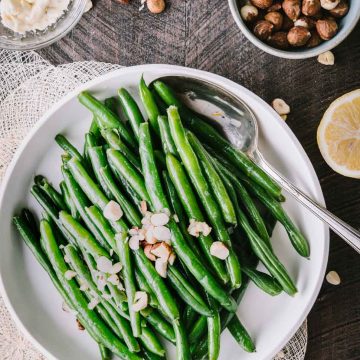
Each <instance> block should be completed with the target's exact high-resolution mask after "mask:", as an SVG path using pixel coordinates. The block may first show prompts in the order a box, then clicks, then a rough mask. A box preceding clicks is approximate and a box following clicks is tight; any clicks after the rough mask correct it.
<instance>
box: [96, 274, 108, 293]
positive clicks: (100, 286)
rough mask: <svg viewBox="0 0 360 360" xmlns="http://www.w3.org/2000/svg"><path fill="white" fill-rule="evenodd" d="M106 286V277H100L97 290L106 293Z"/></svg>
mask: <svg viewBox="0 0 360 360" xmlns="http://www.w3.org/2000/svg"><path fill="white" fill-rule="evenodd" d="M105 286H106V279H105V277H104V276H101V277H99V279H98V281H97V288H98V289H99V290H100V291H104V289H105Z"/></svg>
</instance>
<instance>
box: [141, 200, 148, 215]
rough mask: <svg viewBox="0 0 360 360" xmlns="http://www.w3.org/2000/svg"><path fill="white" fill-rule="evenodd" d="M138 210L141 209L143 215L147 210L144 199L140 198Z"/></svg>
mask: <svg viewBox="0 0 360 360" xmlns="http://www.w3.org/2000/svg"><path fill="white" fill-rule="evenodd" d="M140 211H141V213H142V214H143V215H145V214H146V212H147V203H146V201H145V200H142V201H141V202H140Z"/></svg>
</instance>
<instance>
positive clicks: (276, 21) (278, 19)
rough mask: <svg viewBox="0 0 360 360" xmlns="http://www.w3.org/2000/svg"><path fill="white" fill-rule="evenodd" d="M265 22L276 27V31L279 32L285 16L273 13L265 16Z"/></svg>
mask: <svg viewBox="0 0 360 360" xmlns="http://www.w3.org/2000/svg"><path fill="white" fill-rule="evenodd" d="M264 18H265V20H267V21H269V22H271V23H272V24H273V25H274V31H279V30H280V29H281V27H282V23H283V16H282V14H280V13H279V12H276V11H271V12H269V13H267V14H266V15H265V17H264Z"/></svg>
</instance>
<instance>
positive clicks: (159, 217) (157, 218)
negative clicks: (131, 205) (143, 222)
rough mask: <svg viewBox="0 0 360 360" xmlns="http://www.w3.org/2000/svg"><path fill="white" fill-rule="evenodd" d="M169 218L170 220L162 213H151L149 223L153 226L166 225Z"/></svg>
mask: <svg viewBox="0 0 360 360" xmlns="http://www.w3.org/2000/svg"><path fill="white" fill-rule="evenodd" d="M169 220H170V218H169V216H168V215H167V214H164V213H158V214H152V215H151V218H150V221H151V224H152V225H154V226H163V225H166V224H167V223H168V222H169Z"/></svg>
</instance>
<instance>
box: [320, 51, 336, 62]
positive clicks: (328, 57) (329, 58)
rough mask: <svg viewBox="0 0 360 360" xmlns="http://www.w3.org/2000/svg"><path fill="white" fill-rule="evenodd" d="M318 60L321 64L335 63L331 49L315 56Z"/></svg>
mask: <svg viewBox="0 0 360 360" xmlns="http://www.w3.org/2000/svg"><path fill="white" fill-rule="evenodd" d="M317 60H318V62H319V63H320V64H323V65H334V64H335V56H334V54H333V53H332V52H331V51H325V52H324V53H322V54H320V55H319V56H318V58H317Z"/></svg>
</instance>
